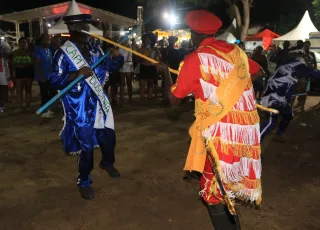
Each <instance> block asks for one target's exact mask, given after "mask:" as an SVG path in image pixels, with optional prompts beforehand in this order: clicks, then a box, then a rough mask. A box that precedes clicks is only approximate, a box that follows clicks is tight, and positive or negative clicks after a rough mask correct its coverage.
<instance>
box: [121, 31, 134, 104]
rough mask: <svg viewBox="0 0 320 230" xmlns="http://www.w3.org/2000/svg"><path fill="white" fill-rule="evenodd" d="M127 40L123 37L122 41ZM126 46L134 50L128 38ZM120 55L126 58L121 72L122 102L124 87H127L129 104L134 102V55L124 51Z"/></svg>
mask: <svg viewBox="0 0 320 230" xmlns="http://www.w3.org/2000/svg"><path fill="white" fill-rule="evenodd" d="M124 39H125V38H124V37H122V38H121V39H120V40H124ZM123 45H124V46H126V47H129V48H132V46H131V45H130V43H129V40H128V38H127V39H126V40H125V42H124V43H123ZM119 53H120V55H122V56H123V57H124V65H123V66H122V68H121V69H120V70H119V72H120V100H121V101H123V99H124V87H125V85H127V89H128V97H129V103H131V102H132V76H133V62H132V53H130V52H129V51H126V50H124V49H120V50H119Z"/></svg>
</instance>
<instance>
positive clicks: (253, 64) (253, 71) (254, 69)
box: [248, 58, 260, 75]
mask: <svg viewBox="0 0 320 230" xmlns="http://www.w3.org/2000/svg"><path fill="white" fill-rule="evenodd" d="M248 62H249V72H250V75H255V74H256V73H257V72H258V71H259V69H260V65H259V64H258V63H256V62H255V61H253V60H252V59H251V58H248Z"/></svg>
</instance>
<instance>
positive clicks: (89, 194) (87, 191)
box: [78, 187, 95, 200]
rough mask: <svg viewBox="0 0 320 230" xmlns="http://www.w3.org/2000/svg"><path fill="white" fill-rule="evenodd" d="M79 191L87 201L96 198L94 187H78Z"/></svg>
mask: <svg viewBox="0 0 320 230" xmlns="http://www.w3.org/2000/svg"><path fill="white" fill-rule="evenodd" d="M78 190H79V192H80V195H81V197H82V198H83V199H85V200H93V199H94V198H95V194H94V191H93V189H92V187H84V188H81V187H78Z"/></svg>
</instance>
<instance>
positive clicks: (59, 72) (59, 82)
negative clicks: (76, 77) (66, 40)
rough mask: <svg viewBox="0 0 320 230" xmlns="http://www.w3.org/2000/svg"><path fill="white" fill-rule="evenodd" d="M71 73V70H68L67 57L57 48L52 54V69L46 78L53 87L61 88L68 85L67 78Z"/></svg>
mask: <svg viewBox="0 0 320 230" xmlns="http://www.w3.org/2000/svg"><path fill="white" fill-rule="evenodd" d="M71 73H73V72H69V63H68V60H67V57H66V56H65V54H64V53H63V51H62V50H58V51H57V52H56V54H55V55H54V58H53V71H52V73H51V74H50V75H49V79H48V80H49V81H50V83H51V85H52V86H53V87H54V88H56V89H58V90H61V89H63V88H65V87H66V86H67V85H68V83H69V82H68V78H69V75H70V74H71Z"/></svg>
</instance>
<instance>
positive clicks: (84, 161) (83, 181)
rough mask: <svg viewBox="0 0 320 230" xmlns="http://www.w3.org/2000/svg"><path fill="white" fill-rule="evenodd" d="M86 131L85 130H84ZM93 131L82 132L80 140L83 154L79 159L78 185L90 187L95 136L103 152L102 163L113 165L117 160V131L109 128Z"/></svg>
mask: <svg viewBox="0 0 320 230" xmlns="http://www.w3.org/2000/svg"><path fill="white" fill-rule="evenodd" d="M83 131H85V130H83ZM92 132H93V133H91V135H90V133H88V132H81V138H79V136H78V135H77V137H78V140H79V142H80V145H81V149H82V151H81V154H80V156H79V159H78V166H79V176H78V186H80V187H88V186H90V185H91V184H92V180H91V177H90V172H91V171H92V169H93V149H94V144H93V143H94V138H96V140H97V142H98V144H99V146H100V148H101V152H102V158H101V164H102V165H103V166H110V165H113V164H114V162H115V157H114V149H115V145H116V135H115V131H114V130H112V129H109V128H104V129H93V131H92Z"/></svg>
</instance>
